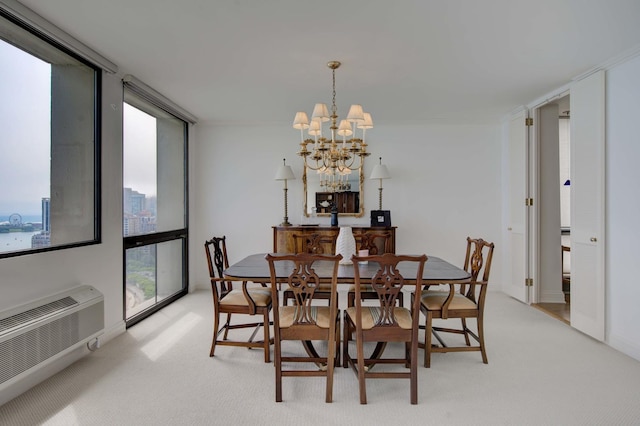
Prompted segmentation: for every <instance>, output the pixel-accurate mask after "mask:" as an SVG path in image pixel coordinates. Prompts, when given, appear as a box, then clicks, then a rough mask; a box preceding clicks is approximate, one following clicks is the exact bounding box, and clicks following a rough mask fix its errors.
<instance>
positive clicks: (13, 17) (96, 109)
mask: <svg viewBox="0 0 640 426" xmlns="http://www.w3.org/2000/svg"><path fill="white" fill-rule="evenodd" d="M17 15H19V14H17V13H11V11H8V10H6V9H5V8H3V7H0V22H2V24H1V25H4V23H5V22H7V23H8V24H9V25H14V26H17V27H19V28H20V29H22V30H24V31H26V32H28V33H30V34H31V35H33V36H34V37H35V38H37V39H38V40H40V41H42V43H43V44H46V45H49V46H50V47H52V48H54V49H56V50H57V51H59V52H61V53H63V54H65V55H68V56H69V57H71V58H72V59H74V60H76V61H78V62H79V63H81V64H83V65H85V66H86V67H88V68H89V69H90V70H92V71H93V93H92V96H93V177H92V181H93V185H92V190H93V201H92V203H91V204H92V206H93V218H92V219H91V222H92V223H93V237H92V238H90V239H87V240H80V241H72V242H67V243H60V244H56V245H50V246H48V247H38V248H31V249H20V250H14V251H7V252H0V260H1V259H6V258H12V257H19V256H25V255H31V254H37V253H44V252H51V251H57V250H66V249H71V248H76V247H84V246H90V245H95V244H101V243H102V203H101V199H102V169H101V164H102V155H101V154H102V71H103V68H102V67H101V66H99V65H96V64H94V63H92V62H91V61H89V60H88V59H86V58H85V57H84V56H82V55H81V54H79V53H77V52H76V50H77V49H75V50H74V49H71V48H69V47H67V46H66V45H65V43H63V42H61V41H59V40H58V39H57V38H56V37H54V36H51V35H49V34H47V32H46V31H45V30H42V29H40V28H38V26H37V25H34V24H33V23H31V22H29V19H24V18H23V17H22V19H21V17H20V16H17ZM36 16H37V15H36ZM49 25H50V24H49ZM53 28H54V29H55V27H53ZM51 32H52V31H51V30H50V31H49V33H51ZM57 32H58V33H59V34H61V35H63V36H64V35H65V33H63V32H62V31H61V30H57ZM62 38H64V37H62ZM77 44H80V43H79V42H78V43H77ZM14 47H15V48H16V49H21V50H23V51H24V52H25V53H28V54H29V55H31V56H34V57H38V56H37V55H36V54H34V52H33V50H31V49H30V48H29V46H25V45H23V44H20V43H16V44H15V45H14ZM87 93H88V92H87ZM53 146H54V141H53V140H50V143H49V147H50V150H51V149H53ZM49 184H50V185H51V184H52V182H51V177H50V180H49ZM50 196H51V194H49V197H50Z"/></svg>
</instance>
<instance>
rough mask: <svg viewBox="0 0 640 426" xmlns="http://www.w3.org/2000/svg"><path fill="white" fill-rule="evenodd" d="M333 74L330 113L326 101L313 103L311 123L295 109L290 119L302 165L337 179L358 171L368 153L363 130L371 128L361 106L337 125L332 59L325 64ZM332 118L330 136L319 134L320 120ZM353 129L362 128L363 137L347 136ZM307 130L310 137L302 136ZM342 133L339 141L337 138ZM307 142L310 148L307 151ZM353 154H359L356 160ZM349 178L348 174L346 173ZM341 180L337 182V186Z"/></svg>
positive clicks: (334, 71) (336, 65)
mask: <svg viewBox="0 0 640 426" xmlns="http://www.w3.org/2000/svg"><path fill="white" fill-rule="evenodd" d="M327 66H328V67H329V68H331V70H332V73H333V98H332V102H331V115H329V110H328V109H327V105H326V104H320V103H318V104H316V105H315V107H314V108H313V113H312V114H311V122H309V118H308V117H307V114H306V113H304V112H297V113H296V116H295V118H294V120H293V128H294V129H298V130H300V151H299V152H298V155H299V156H301V157H302V158H303V159H304V165H305V167H308V168H309V169H311V170H316V171H318V172H319V173H321V174H326V175H327V180H329V179H330V180H331V182H335V179H336V176H338V179H339V182H342V179H341V177H345V175H348V174H349V173H351V171H352V170H359V169H360V168H361V167H362V161H363V160H364V157H366V156H368V155H370V153H369V152H367V144H366V142H365V132H366V130H367V129H371V128H373V121H372V120H371V114H369V113H366V112H363V111H362V106H361V105H351V108H350V109H349V114H347V118H346V119H345V120H341V121H340V124H339V125H338V109H337V108H336V69H337V68H338V67H340V62H338V61H331V62H329V63H327ZM328 121H331V124H330V127H329V129H330V131H331V137H330V139H329V138H327V137H324V136H323V134H322V126H323V123H326V122H328ZM356 128H357V129H361V130H362V139H359V138H355V137H354V138H351V139H347V137H348V136H352V135H355V133H356ZM306 129H308V131H307V133H308V134H309V136H313V139H311V138H309V139H305V138H304V130H306ZM338 136H342V142H340V141H339V140H338V139H337V137H338ZM309 145H310V148H311V150H309ZM356 157H360V159H359V160H358V161H356ZM347 177H348V176H347ZM340 184H341V183H338V185H340ZM325 185H326V187H327V188H333V189H334V190H338V189H339V188H338V186H333V185H332V184H325Z"/></svg>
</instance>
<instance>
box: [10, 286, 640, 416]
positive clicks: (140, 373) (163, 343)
mask: <svg viewBox="0 0 640 426" xmlns="http://www.w3.org/2000/svg"><path fill="white" fill-rule="evenodd" d="M210 297H211V296H210V293H209V292H208V291H197V292H195V293H192V294H190V295H188V296H186V297H184V298H182V299H181V300H179V301H178V302H177V303H174V304H172V305H171V306H169V307H167V308H166V309H164V310H163V311H161V312H159V313H157V314H155V315H153V316H152V317H150V318H149V319H147V320H145V321H143V322H141V323H139V324H138V325H136V326H134V327H132V328H130V329H129V330H128V331H127V332H126V333H124V334H123V335H120V336H118V337H117V338H115V339H113V340H112V341H110V342H109V343H107V344H106V345H104V346H103V347H102V348H100V349H99V350H98V351H96V352H94V353H92V354H90V355H89V356H87V357H85V358H83V359H81V360H80V361H78V362H77V363H75V364H73V365H72V366H70V367H69V368H67V369H66V370H64V371H62V372H60V373H59V374H57V375H56V376H54V377H52V378H50V379H49V380H47V381H45V382H43V383H41V384H40V385H38V386H36V387H35V388H33V389H31V390H30V391H28V392H27V393H25V394H23V395H21V396H19V397H18V398H16V399H14V400H12V401H10V402H8V403H7V404H5V405H4V406H2V407H0V424H2V425H40V424H46V425H65V426H68V425H209V424H210V425H217V424H220V425H228V424H232V425H236V424H249V423H253V424H260V425H263V424H264V425H271V424H280V425H300V424H305V425H307V424H308V425H315V424H318V425H338V424H340V425H344V424H347V425H371V424H375V425H377V424H387V425H396V424H407V425H418V424H420V425H431V424H434V425H435V424H446V425H604V424H607V425H613V424H618V425H622V424H629V425H631V424H640V404H638V401H639V399H638V398H639V395H640V363H639V362H638V361H636V360H634V359H632V358H629V357H627V356H625V355H623V354H621V353H619V352H617V351H615V350H613V349H611V348H609V347H607V346H606V345H604V344H601V343H599V342H596V341H594V340H593V339H591V338H589V337H587V336H585V335H583V334H581V333H579V332H577V331H575V330H573V329H572V328H571V327H569V326H567V325H565V324H563V323H561V322H560V321H557V320H554V319H552V318H551V317H548V316H546V315H545V314H544V313H542V312H540V311H538V310H536V309H534V308H531V307H529V306H527V305H524V304H521V303H520V302H517V301H515V300H513V299H511V298H509V297H507V296H505V295H504V294H501V293H489V295H488V298H487V308H486V317H487V318H486V326H485V328H486V334H487V339H486V340H487V347H488V357H489V364H488V365H484V364H482V361H481V358H480V354H479V353H477V352H475V353H449V354H434V355H433V359H432V366H431V368H430V369H425V368H423V367H422V366H421V367H420V369H419V377H420V384H419V395H418V397H419V404H418V405H417V406H412V405H410V404H409V389H408V388H409V386H408V381H406V380H370V381H368V382H367V391H368V402H369V403H368V404H367V405H360V404H359V399H358V384H357V380H356V377H355V375H354V374H353V372H352V371H351V370H350V369H343V368H338V369H336V374H335V387H334V402H333V403H332V404H326V403H325V402H324V380H323V379H321V378H284V385H283V387H284V395H283V396H284V402H282V403H276V402H274V368H273V363H270V364H265V363H264V362H263V354H262V352H261V351H260V350H248V349H246V348H233V347H219V348H218V349H217V351H216V356H215V357H214V358H209V356H208V355H209V345H210V343H211V324H212V319H211V312H212V309H211V298H210ZM341 306H345V303H344V301H341ZM295 345H296V342H292V343H291V346H289V347H288V350H291V351H297V350H299V347H298V346H295ZM388 350H401V348H396V347H391V348H388ZM419 355H420V358H421V361H422V351H420V352H419Z"/></svg>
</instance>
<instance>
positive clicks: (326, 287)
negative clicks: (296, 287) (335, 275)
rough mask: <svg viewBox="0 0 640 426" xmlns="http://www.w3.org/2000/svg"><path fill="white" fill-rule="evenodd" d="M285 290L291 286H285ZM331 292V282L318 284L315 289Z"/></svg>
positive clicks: (321, 291) (289, 289)
mask: <svg viewBox="0 0 640 426" xmlns="http://www.w3.org/2000/svg"><path fill="white" fill-rule="evenodd" d="M285 291H291V287H289V286H287V289H286V290H285ZM317 292H320V293H331V284H320V285H319V286H318V288H317V289H316V293H317Z"/></svg>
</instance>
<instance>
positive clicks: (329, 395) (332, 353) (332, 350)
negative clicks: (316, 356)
mask: <svg viewBox="0 0 640 426" xmlns="http://www.w3.org/2000/svg"><path fill="white" fill-rule="evenodd" d="M336 331H337V330H336ZM327 343H328V347H329V349H328V353H327V389H326V396H325V402H332V401H333V369H334V366H335V358H336V353H337V351H336V341H335V339H329V341H328V342H327Z"/></svg>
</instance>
